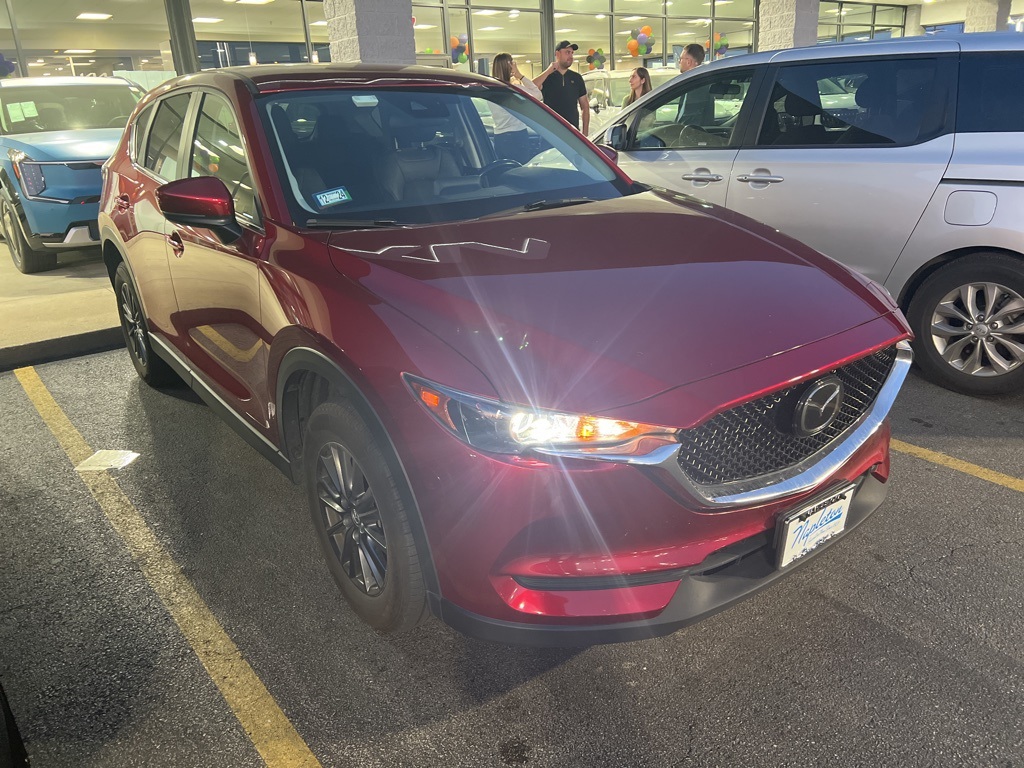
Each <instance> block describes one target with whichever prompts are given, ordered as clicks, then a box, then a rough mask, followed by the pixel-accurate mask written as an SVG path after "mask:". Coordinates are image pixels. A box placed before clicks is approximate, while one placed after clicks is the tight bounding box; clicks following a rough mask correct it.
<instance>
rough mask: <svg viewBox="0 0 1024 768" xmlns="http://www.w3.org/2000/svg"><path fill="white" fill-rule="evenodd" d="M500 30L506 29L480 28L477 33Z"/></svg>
mask: <svg viewBox="0 0 1024 768" xmlns="http://www.w3.org/2000/svg"><path fill="white" fill-rule="evenodd" d="M499 29H504V27H480V29H479V30H477V31H478V32H497V31H498V30H499Z"/></svg>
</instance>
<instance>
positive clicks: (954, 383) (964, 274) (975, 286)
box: [907, 253, 1024, 395]
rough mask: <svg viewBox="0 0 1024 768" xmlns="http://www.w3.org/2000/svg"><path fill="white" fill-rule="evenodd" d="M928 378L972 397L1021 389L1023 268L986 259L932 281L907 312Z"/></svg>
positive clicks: (959, 264) (959, 265)
mask: <svg viewBox="0 0 1024 768" xmlns="http://www.w3.org/2000/svg"><path fill="white" fill-rule="evenodd" d="M907 319H908V320H909V321H910V324H911V327H912V328H913V330H914V334H915V336H916V337H917V338H916V339H915V341H914V346H915V353H916V355H915V357H916V360H917V362H918V363H919V364H920V366H921V369H922V370H923V371H924V373H925V375H926V376H927V377H928V378H929V379H931V380H932V381H934V382H935V383H937V384H940V385H941V386H944V387H947V388H948V389H952V390H954V391H957V392H963V393H964V394H968V395H998V394H1005V393H1007V392H1015V391H1020V390H1021V389H1022V388H1024V262H1022V261H1021V260H1019V259H1015V258H1012V257H1010V256H1005V255H1003V254H998V253H981V254H975V255H973V256H968V257H965V258H963V259H959V260H958V261H955V262H953V263H952V264H950V265H949V266H947V267H944V268H942V269H940V270H939V271H938V272H936V273H935V274H933V275H931V276H930V277H929V278H928V279H927V280H925V281H924V283H922V284H921V287H920V288H919V289H918V290H917V292H916V293H915V294H914V298H913V299H912V300H911V302H910V307H909V310H908V312H907Z"/></svg>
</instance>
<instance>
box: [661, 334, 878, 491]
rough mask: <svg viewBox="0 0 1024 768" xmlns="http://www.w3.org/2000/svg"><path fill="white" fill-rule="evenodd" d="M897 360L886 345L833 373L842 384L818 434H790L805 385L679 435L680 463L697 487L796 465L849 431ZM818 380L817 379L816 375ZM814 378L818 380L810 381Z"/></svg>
mask: <svg viewBox="0 0 1024 768" xmlns="http://www.w3.org/2000/svg"><path fill="white" fill-rule="evenodd" d="M895 361H896V348H895V347H889V348H887V349H883V350H880V351H878V352H876V353H874V354H873V355H868V356H867V357H863V358H861V359H860V360H856V361H854V362H852V363H850V364H848V365H845V366H843V367H841V368H837V369H835V370H834V371H829V372H824V373H822V376H825V375H828V374H829V373H834V374H835V375H836V376H838V377H839V379H840V380H841V381H842V382H843V386H844V388H845V391H844V395H843V405H842V408H841V410H840V412H839V414H838V415H837V416H836V418H835V420H834V421H833V422H832V423H831V424H829V426H828V427H826V428H825V429H824V430H823V431H821V432H819V433H818V434H816V435H811V436H809V437H803V436H800V435H796V434H793V431H792V429H791V427H790V425H791V423H792V414H793V410H794V408H795V405H796V401H797V400H798V399H799V398H800V396H801V395H802V394H803V392H804V391H805V390H806V388H807V386H808V384H806V383H805V384H800V385H798V386H795V387H790V388H789V389H784V390H781V391H779V392H774V393H772V394H770V395H766V396H765V397H762V398H759V399H757V400H752V401H750V402H748V403H743V404H742V405H738V406H736V407H735V408H732V409H730V410H728V411H725V412H724V413H720V414H718V415H717V416H715V417H714V418H711V419H709V420H708V421H706V422H704V423H703V424H701V425H700V426H699V427H694V428H693V429H685V430H682V431H681V432H680V433H679V442H680V443H681V444H682V445H681V447H680V449H679V454H678V461H679V467H680V468H681V469H682V470H683V472H684V473H685V474H686V475H687V476H688V477H689V478H690V479H691V480H692V481H693V482H694V483H697V484H698V485H719V484H721V483H730V482H734V481H737V480H747V479H750V478H752V477H759V476H760V475H767V474H769V473H772V472H778V471H780V470H783V469H786V468H787V467H791V466H793V465H795V464H799V463H800V462H801V461H803V460H804V459H807V458H808V457H810V456H813V455H814V454H815V453H817V452H818V451H820V450H821V449H822V448H824V447H825V446H827V445H828V444H829V443H831V442H832V441H833V440H835V439H837V438H838V437H839V436H841V435H842V434H843V433H844V432H846V430H847V429H849V428H850V427H851V426H852V425H853V424H854V423H855V422H856V421H857V420H858V419H859V418H860V417H861V416H863V415H864V413H865V412H866V411H867V410H868V408H869V407H870V406H871V404H872V403H873V402H874V401H875V398H876V397H877V396H878V393H879V391H881V389H882V385H883V384H884V383H885V380H886V378H887V377H888V375H889V372H890V371H891V370H892V367H893V364H894V363H895ZM818 378H820V377H818ZM814 380H815V381H817V379H814Z"/></svg>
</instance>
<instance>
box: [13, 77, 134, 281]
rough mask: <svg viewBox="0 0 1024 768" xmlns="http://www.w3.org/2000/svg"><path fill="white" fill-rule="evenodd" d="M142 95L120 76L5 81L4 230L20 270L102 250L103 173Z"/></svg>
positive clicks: (45, 266)
mask: <svg viewBox="0 0 1024 768" xmlns="http://www.w3.org/2000/svg"><path fill="white" fill-rule="evenodd" d="M142 95H143V91H142V89H140V88H138V87H137V86H135V85H134V84H132V83H129V82H128V81H127V80H122V79H120V78H104V77H62V78H57V77H53V78H50V77H46V78H43V77H25V78H18V79H14V80H0V227H2V229H3V235H4V238H5V239H6V240H7V245H8V247H9V249H10V252H11V258H12V259H13V260H14V264H15V266H16V267H17V268H18V269H19V270H21V271H22V272H25V273H30V272H42V271H44V270H47V269H53V268H54V267H55V266H57V253H58V252H59V251H60V250H69V249H78V248H86V247H89V246H94V245H99V232H98V230H97V228H96V216H97V214H98V212H99V200H100V188H101V186H102V179H101V177H100V168H101V166H102V165H103V163H104V161H106V159H107V158H108V157H110V154H111V152H113V150H114V147H115V146H116V145H117V142H118V140H119V139H120V138H121V133H122V132H123V131H124V126H125V123H127V122H128V116H129V115H130V114H131V113H132V110H133V109H134V108H135V104H136V102H138V100H139V99H140V98H142Z"/></svg>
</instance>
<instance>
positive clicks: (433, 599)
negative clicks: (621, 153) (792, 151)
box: [99, 65, 911, 645]
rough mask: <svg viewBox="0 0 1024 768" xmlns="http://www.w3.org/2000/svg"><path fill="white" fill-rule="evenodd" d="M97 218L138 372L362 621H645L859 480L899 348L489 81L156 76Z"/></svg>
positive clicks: (860, 485)
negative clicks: (205, 427) (259, 488)
mask: <svg viewBox="0 0 1024 768" xmlns="http://www.w3.org/2000/svg"><path fill="white" fill-rule="evenodd" d="M496 116H499V117H501V118H502V119H501V120H495V117H496ZM498 125H500V126H502V127H503V128H504V129H505V130H507V129H508V128H509V127H510V126H511V127H512V128H514V129H515V130H518V131H520V133H519V134H518V135H517V136H516V137H515V139H516V140H517V141H518V144H517V145H516V147H515V154H516V155H517V157H518V158H519V159H512V158H509V157H503V156H502V154H501V153H500V152H498V151H496V147H499V148H500V147H507V146H510V145H511V144H512V143H513V142H508V141H501V142H497V143H496V142H495V133H496V132H497V128H496V126H498ZM527 158H528V159H527ZM523 160H525V162H522V161H523ZM100 210H101V212H100V217H99V228H100V233H101V238H102V241H103V254H104V259H105V261H106V265H107V268H108V270H109V272H110V277H111V280H112V281H113V284H114V290H115V293H116V296H117V302H118V308H119V311H120V317H121V322H122V327H123V329H124V336H125V342H126V345H127V348H128V352H129V354H130V355H131V359H132V362H133V363H134V365H135V368H136V369H137V371H138V373H139V375H140V376H141V377H142V378H143V379H144V380H145V381H147V382H148V383H150V384H153V385H158V384H160V383H162V382H166V381H168V379H169V378H172V377H180V378H182V379H184V380H185V381H186V382H187V383H188V384H189V385H190V386H191V387H193V388H194V389H195V390H196V391H197V392H198V394H199V395H200V396H201V397H202V398H203V399H204V400H205V401H206V402H207V403H208V404H209V406H210V407H211V408H212V409H214V410H215V411H216V412H217V413H218V414H219V415H221V416H222V417H223V418H225V419H226V420H227V421H228V422H230V423H231V424H232V425H233V426H234V427H235V428H236V429H237V431H238V432H239V433H240V434H241V436H242V437H243V438H244V439H246V440H247V441H248V442H249V443H250V444H251V445H252V446H254V447H255V448H256V449H258V450H259V451H261V452H262V453H264V454H265V455H266V456H267V457H268V458H269V459H270V461H272V462H273V463H274V464H275V465H276V466H277V467H279V468H280V469H281V470H282V471H283V472H284V473H285V474H286V475H287V476H288V477H290V478H291V479H292V480H293V481H294V482H296V483H300V484H302V485H303V486H304V487H305V490H306V492H307V494H308V500H309V502H308V503H309V511H310V512H311V514H312V519H313V523H314V528H315V530H316V532H317V535H318V536H319V539H320V543H321V545H322V548H323V551H324V555H325V557H326V560H327V563H328V565H329V567H330V570H331V572H332V574H333V577H334V579H335V580H336V581H337V584H338V586H339V587H340V589H341V591H342V592H343V594H344V596H345V597H346V598H347V600H348V602H349V603H350V605H351V606H352V609H353V610H354V611H355V613H356V614H358V615H359V616H360V617H362V619H364V620H365V621H366V622H368V623H369V624H370V625H372V626H373V627H375V628H377V629H378V630H381V631H385V632H394V631H401V630H407V629H409V628H411V627H413V626H414V625H416V624H417V623H419V622H420V621H421V620H423V619H424V618H425V617H426V615H427V614H428V613H433V614H435V615H436V616H438V617H440V618H441V619H442V620H443V621H445V622H447V623H448V624H450V625H451V626H453V627H455V628H456V629H458V630H460V631H462V632H464V633H466V634H469V635H472V636H476V637H481V638H486V639H490V640H495V641H500V642H507V643H521V644H541V645H587V644H592V643H600V642H615V641H622V640H629V639H635V638H644V637H651V636H656V635H662V634H666V633H668V632H672V631H674V630H676V629H678V628H679V627H681V626H684V625H686V624H688V623H690V622H692V621H695V620H697V619H699V618H701V617H703V616H706V615H709V614H711V613H713V612H715V611H718V610H721V609H722V608H724V607H726V606H727V605H729V604H731V603H733V602H735V601H737V600H739V599H741V598H743V597H745V596H747V595H749V594H751V593H753V592H755V591H756V590H758V589H760V588H762V587H764V586H765V585H767V584H769V583H771V582H772V581H774V580H775V579H777V578H779V577H781V576H783V575H785V574H786V573H788V572H789V571H791V570H793V568H794V567H795V566H797V565H799V564H801V563H803V562H806V560H807V559H808V558H809V557H810V556H811V555H812V554H816V553H817V552H820V551H821V550H822V549H823V548H824V547H825V546H828V545H831V544H833V543H834V542H835V541H837V540H839V539H840V538H841V537H843V536H844V535H845V534H846V533H847V532H848V531H850V530H851V529H852V528H853V527H854V526H856V525H858V524H859V523H860V522H862V521H863V520H864V519H865V518H866V517H867V516H868V515H869V514H870V513H871V512H873V511H874V510H875V509H876V508H877V507H878V506H879V504H881V502H882V500H883V498H884V495H885V489H886V481H887V479H888V475H889V453H888V445H889V428H888V423H887V420H886V417H887V415H888V412H889V409H890V407H891V405H892V403H893V400H894V398H895V397H896V394H897V392H898V390H899V388H900V386H901V384H902V382H903V379H904V377H905V376H906V373H907V369H908V367H909V366H910V357H911V355H910V351H909V346H908V344H907V340H908V338H909V332H908V328H907V324H906V322H905V320H904V318H903V317H902V316H901V314H900V312H899V310H898V309H897V308H896V306H895V305H894V304H893V302H892V300H891V299H890V297H889V296H888V294H887V293H886V292H885V290H884V289H882V288H880V287H879V286H878V285H876V284H874V283H872V282H870V281H868V280H867V279H865V278H863V277H859V276H858V275H856V274H855V273H853V272H851V271H849V270H847V269H846V268H844V267H842V266H840V265H839V264H837V263H835V262H833V261H831V260H829V259H827V258H825V257H823V256H821V255H820V254H818V253H816V252H814V251H812V250H810V249H808V248H807V247H805V246H803V245H801V244H800V243H798V242H796V241H794V240H791V239H789V238H786V237H784V236H782V235H780V234H778V233H777V232H775V231H774V230H771V229H768V228H766V227H764V226H761V225H759V224H757V223H755V222H753V221H751V220H749V219H746V218H744V217H743V216H740V215H737V214H733V213H730V212H728V211H725V210H723V209H720V208H716V207H714V206H711V205H708V204H705V203H702V202H700V201H698V200H695V199H693V198H690V197H687V196H685V195H680V194H675V193H671V192H667V191H665V190H660V189H652V188H649V187H646V186H643V185H640V184H636V183H634V182H632V181H631V180H630V179H629V178H627V177H626V176H625V175H624V174H623V173H622V172H621V171H620V170H619V169H618V168H617V167H616V165H615V163H614V153H613V152H612V151H611V150H608V149H604V150H599V149H598V148H596V147H594V145H592V144H590V143H589V142H588V141H587V140H586V139H585V138H584V137H583V136H582V135H580V134H579V133H577V132H576V131H574V130H573V129H571V128H570V127H569V126H568V125H567V124H566V123H565V122H563V121H562V120H561V119H560V118H559V117H557V116H556V115H555V114H554V113H553V112H551V111H549V110H548V109H547V108H546V107H544V106H543V105H541V104H539V103H538V102H536V101H534V100H532V99H530V98H529V97H527V96H525V95H523V94H522V93H520V92H519V91H517V90H514V89H512V88H509V87H507V86H505V85H503V84H501V83H499V82H497V81H494V80H491V79H489V78H486V77H479V76H474V75H468V74H461V73H454V72H451V71H447V70H443V69H432V68H421V67H406V68H399V67H391V68H388V67H381V66H374V67H370V66H359V65H349V66H341V65H331V66H317V65H309V66H307V65H299V66H260V67H247V68H238V69H226V70H220V71H210V72H203V73H201V74H198V75H189V76H186V77H182V78H178V79H177V80H174V81H172V82H169V83H167V84H165V85H163V86H161V87H159V88H157V89H155V90H154V91H151V92H150V93H149V94H148V95H147V96H146V98H144V99H143V100H142V101H141V102H140V103H139V105H138V107H137V108H136V110H135V112H134V114H133V115H132V117H131V120H130V121H129V124H128V127H127V130H126V132H125V134H124V136H123V138H122V139H121V142H120V145H119V146H118V147H117V149H116V151H115V152H114V154H113V157H112V158H111V159H110V160H109V161H108V162H107V164H106V165H105V167H104V186H103V196H102V200H101V209H100Z"/></svg>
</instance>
